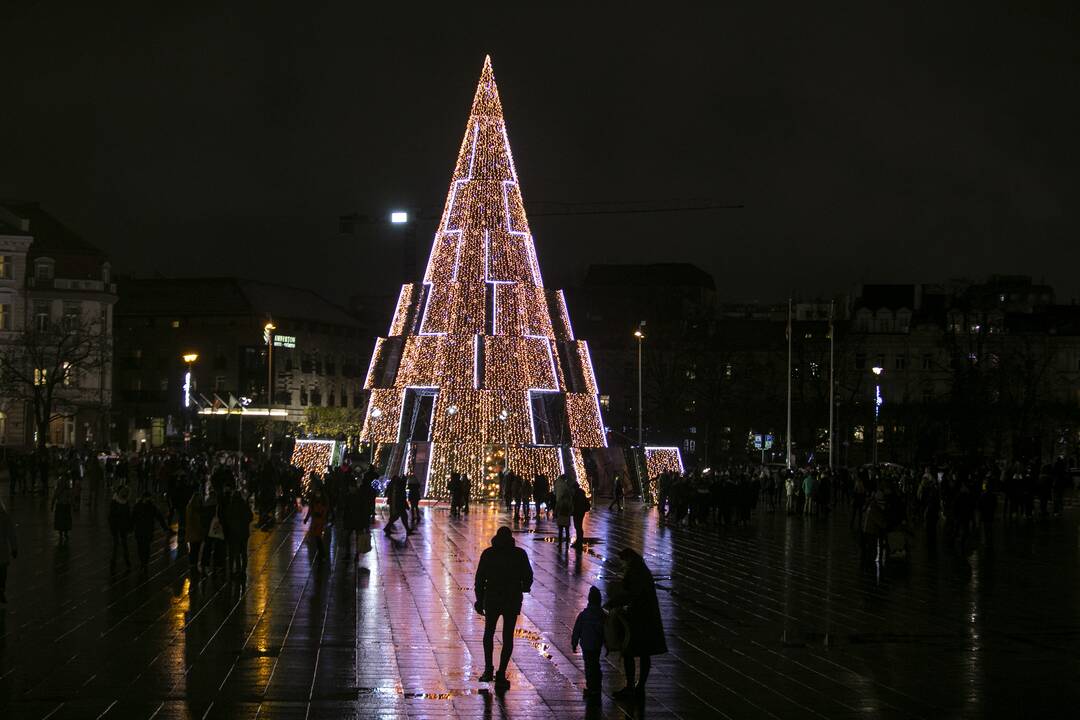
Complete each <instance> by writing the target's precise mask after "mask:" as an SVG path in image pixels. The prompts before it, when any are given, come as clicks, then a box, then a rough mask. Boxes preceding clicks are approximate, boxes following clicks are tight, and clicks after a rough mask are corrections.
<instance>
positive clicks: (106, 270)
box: [101, 263, 112, 283]
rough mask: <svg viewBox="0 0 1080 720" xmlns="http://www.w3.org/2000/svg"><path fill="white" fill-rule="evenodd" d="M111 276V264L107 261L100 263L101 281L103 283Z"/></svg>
mask: <svg viewBox="0 0 1080 720" xmlns="http://www.w3.org/2000/svg"><path fill="white" fill-rule="evenodd" d="M110 277H112V265H110V264H109V263H102V265H101V281H102V282H104V283H107V282H109V278H110Z"/></svg>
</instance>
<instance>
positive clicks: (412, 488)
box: [405, 473, 420, 527]
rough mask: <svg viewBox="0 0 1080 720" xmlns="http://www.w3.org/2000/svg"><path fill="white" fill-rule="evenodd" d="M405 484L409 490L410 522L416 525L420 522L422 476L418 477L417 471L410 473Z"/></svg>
mask: <svg viewBox="0 0 1080 720" xmlns="http://www.w3.org/2000/svg"><path fill="white" fill-rule="evenodd" d="M405 484H406V487H407V489H408V492H409V511H410V514H411V517H410V522H409V524H410V525H412V526H413V527H416V526H417V524H419V522H420V478H418V477H416V473H409V477H408V479H407V480H406V482H405Z"/></svg>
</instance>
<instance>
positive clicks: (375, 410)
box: [369, 407, 382, 466]
mask: <svg viewBox="0 0 1080 720" xmlns="http://www.w3.org/2000/svg"><path fill="white" fill-rule="evenodd" d="M371 417H373V418H375V419H376V420H378V419H379V418H381V417H382V410H381V409H379V408H377V407H373V408H371ZM369 442H370V443H371V461H370V462H371V465H372V466H374V465H375V440H374V439H372V440H370V441H369Z"/></svg>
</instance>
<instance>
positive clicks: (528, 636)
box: [514, 628, 551, 660]
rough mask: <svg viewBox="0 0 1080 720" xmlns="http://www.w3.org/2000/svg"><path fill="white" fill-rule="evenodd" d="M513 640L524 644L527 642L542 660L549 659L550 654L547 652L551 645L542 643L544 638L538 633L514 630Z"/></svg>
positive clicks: (520, 629)
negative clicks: (523, 641)
mask: <svg viewBox="0 0 1080 720" xmlns="http://www.w3.org/2000/svg"><path fill="white" fill-rule="evenodd" d="M514 639H515V640H525V641H526V642H528V643H529V644H530V645H532V646H533V649H534V650H536V652H538V653H540V657H542V658H544V659H546V660H550V659H551V653H549V652H548V650H549V649H550V648H551V645H549V644H548V643H546V642H544V636H543V635H541V634H540V633H538V632H536V631H535V630H525V629H524V628H515V630H514Z"/></svg>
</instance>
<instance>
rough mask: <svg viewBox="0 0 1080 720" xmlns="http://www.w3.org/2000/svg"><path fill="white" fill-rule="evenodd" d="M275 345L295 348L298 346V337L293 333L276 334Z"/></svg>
mask: <svg viewBox="0 0 1080 720" xmlns="http://www.w3.org/2000/svg"><path fill="white" fill-rule="evenodd" d="M274 347H283V348H294V347H296V337H295V336H293V335H275V336H274Z"/></svg>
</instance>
